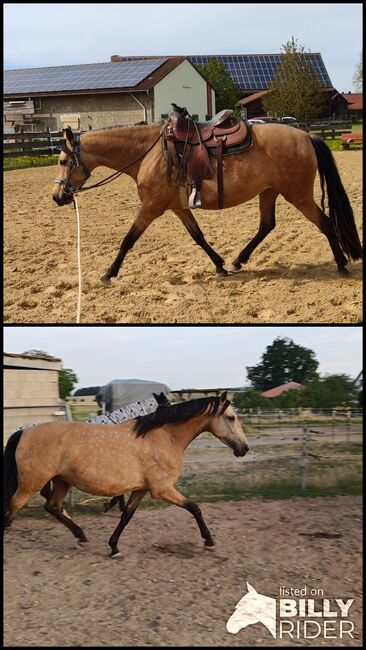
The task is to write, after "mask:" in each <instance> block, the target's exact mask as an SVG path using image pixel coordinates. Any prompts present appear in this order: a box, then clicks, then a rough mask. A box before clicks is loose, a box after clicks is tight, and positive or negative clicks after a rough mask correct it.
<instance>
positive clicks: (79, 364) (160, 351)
mask: <svg viewBox="0 0 366 650" xmlns="http://www.w3.org/2000/svg"><path fill="white" fill-rule="evenodd" d="M277 337H281V338H285V337H287V338H290V339H292V340H293V341H294V342H295V343H296V344H297V345H302V346H304V347H307V348H310V349H311V350H313V351H314V352H315V354H316V358H317V360H318V361H319V364H320V365H319V367H318V372H319V373H320V374H321V375H325V374H342V373H345V374H348V375H350V376H351V377H353V378H356V376H357V375H358V373H359V372H360V371H361V369H362V328H361V327H356V326H355V327H353V326H350V327H328V326H327V327H316V326H309V327H302V326H300V327H289V326H282V327H267V326H266V327H255V326H253V327H250V326H245V327H243V326H239V327H231V326H219V327H217V326H214V327H208V326H199V327H194V326H184V327H179V326H172V327H170V326H166V327H153V326H136V327H124V326H123V327H106V326H105V327H84V326H82V327H80V326H79V327H78V326H75V327H73V326H70V327H43V326H42V327H36V326H34V327H33V326H25V327H17V326H5V327H4V351H5V352H8V353H22V352H26V351H29V350H32V349H36V350H43V351H44V352H48V353H49V354H51V355H53V356H55V357H57V358H61V359H62V361H63V367H64V368H71V369H72V370H74V372H75V373H76V374H77V376H78V378H79V384H78V386H77V387H76V388H82V387H86V386H100V385H104V384H106V383H108V382H109V381H112V380H113V379H145V380H152V381H158V382H162V383H163V384H166V385H167V386H168V387H169V388H170V389H171V390H179V389H181V388H225V387H226V388H230V387H231V388H234V387H235V388H237V387H239V386H245V385H248V382H247V376H246V366H253V365H257V364H258V363H259V362H260V361H261V356H262V354H263V353H264V352H265V349H266V347H267V346H268V345H271V344H272V343H273V341H274V339H275V338H277Z"/></svg>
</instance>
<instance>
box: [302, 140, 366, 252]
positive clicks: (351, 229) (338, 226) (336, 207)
mask: <svg viewBox="0 0 366 650" xmlns="http://www.w3.org/2000/svg"><path fill="white" fill-rule="evenodd" d="M310 139H311V142H312V145H313V147H314V149H315V153H316V157H317V161H318V171H319V175H320V184H321V188H322V201H321V205H322V210H323V212H324V211H325V210H324V195H325V191H324V180H325V182H326V186H327V193H328V205H329V217H330V220H331V221H332V222H333V224H334V228H335V232H336V234H337V238H338V241H339V245H340V247H341V249H342V251H343V253H344V254H345V255H346V256H347V257H348V259H350V258H352V259H353V260H358V259H360V258H361V257H362V246H361V242H360V239H359V236H358V232H357V229H356V224H355V218H354V216H353V211H352V207H351V204H350V202H349V198H348V196H347V194H346V190H345V189H344V187H343V184H342V181H341V178H340V176H339V172H338V169H337V165H336V163H335V160H334V157H333V154H332V152H331V150H330V149H329V147H328V145H327V144H326V143H325V142H324V140H322V138H320V137H319V136H317V135H311V136H310Z"/></svg>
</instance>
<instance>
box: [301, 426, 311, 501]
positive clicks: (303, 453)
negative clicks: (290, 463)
mask: <svg viewBox="0 0 366 650" xmlns="http://www.w3.org/2000/svg"><path fill="white" fill-rule="evenodd" d="M308 442H309V435H308V428H307V426H303V428H302V443H301V450H300V454H301V457H302V460H301V474H300V487H301V489H302V490H305V486H306V469H307V464H308Z"/></svg>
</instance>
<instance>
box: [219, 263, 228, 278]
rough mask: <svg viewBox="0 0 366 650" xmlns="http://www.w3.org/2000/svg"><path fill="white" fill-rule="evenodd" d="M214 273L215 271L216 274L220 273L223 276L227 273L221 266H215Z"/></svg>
mask: <svg viewBox="0 0 366 650" xmlns="http://www.w3.org/2000/svg"><path fill="white" fill-rule="evenodd" d="M216 273H217V275H221V277H224V278H226V276H227V275H229V274H228V272H227V270H226V269H224V267H223V266H222V267H217V268H216Z"/></svg>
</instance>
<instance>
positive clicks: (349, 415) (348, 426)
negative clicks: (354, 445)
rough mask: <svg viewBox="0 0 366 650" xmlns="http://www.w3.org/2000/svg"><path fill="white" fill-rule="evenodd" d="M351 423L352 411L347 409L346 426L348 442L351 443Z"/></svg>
mask: <svg viewBox="0 0 366 650" xmlns="http://www.w3.org/2000/svg"><path fill="white" fill-rule="evenodd" d="M350 425H351V411H350V410H348V411H347V427H346V430H347V443H349V439H350V429H351V427H350Z"/></svg>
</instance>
